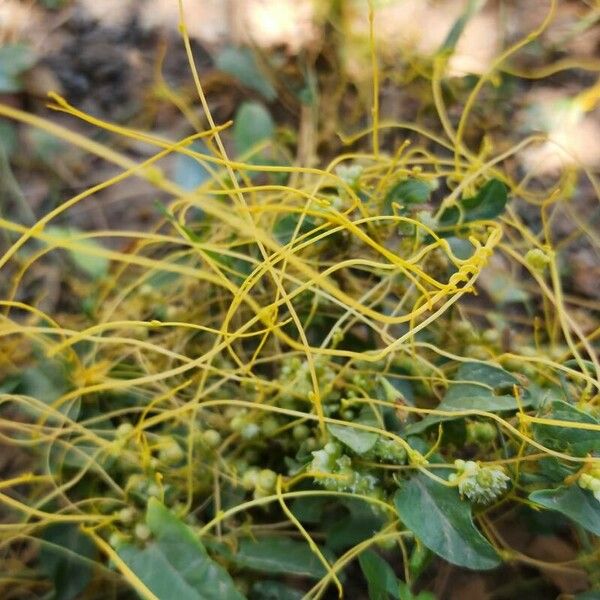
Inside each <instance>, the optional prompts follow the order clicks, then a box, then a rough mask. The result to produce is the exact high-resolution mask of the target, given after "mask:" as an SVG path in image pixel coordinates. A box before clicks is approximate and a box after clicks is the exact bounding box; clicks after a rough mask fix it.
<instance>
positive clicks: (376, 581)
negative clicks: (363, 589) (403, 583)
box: [358, 550, 399, 600]
mask: <svg viewBox="0 0 600 600" xmlns="http://www.w3.org/2000/svg"><path fill="white" fill-rule="evenodd" d="M358 562H359V564H360V568H361V569H362V572H363V575H364V576H365V579H366V580H367V585H368V588H369V600H388V598H389V595H390V594H391V596H392V598H398V592H399V585H398V578H397V577H396V574H395V573H394V571H393V569H392V567H390V565H389V564H388V563H387V562H386V561H385V560H383V558H381V556H379V554H376V553H375V552H373V551H372V550H367V551H366V552H363V553H362V554H361V555H360V556H359V557H358Z"/></svg>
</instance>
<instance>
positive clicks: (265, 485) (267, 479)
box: [256, 469, 277, 492]
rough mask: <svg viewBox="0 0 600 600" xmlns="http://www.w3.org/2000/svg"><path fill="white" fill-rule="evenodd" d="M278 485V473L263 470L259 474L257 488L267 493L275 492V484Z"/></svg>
mask: <svg viewBox="0 0 600 600" xmlns="http://www.w3.org/2000/svg"><path fill="white" fill-rule="evenodd" d="M276 483H277V473H275V472H274V471H271V469H262V471H260V473H259V474H258V478H257V481H256V484H257V485H256V487H257V488H260V489H261V490H263V491H265V492H272V491H274V490H275V484H276Z"/></svg>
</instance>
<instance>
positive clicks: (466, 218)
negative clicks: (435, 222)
mask: <svg viewBox="0 0 600 600" xmlns="http://www.w3.org/2000/svg"><path fill="white" fill-rule="evenodd" d="M507 201H508V194H507V188H506V185H505V184H504V183H502V182H501V181H499V180H498V179H490V181H488V182H487V183H486V184H485V185H484V186H483V187H482V188H481V189H480V190H479V192H478V193H477V194H476V195H475V196H473V197H472V198H463V199H462V200H459V201H458V202H457V205H458V206H450V207H449V208H447V209H446V210H445V211H444V212H443V213H442V214H441V216H440V225H441V226H443V227H448V226H451V225H456V224H457V223H458V222H459V221H460V222H462V223H470V222H472V221H482V220H489V219H495V218H496V217H498V216H499V215H501V214H502V213H503V212H504V208H505V207H506V202H507Z"/></svg>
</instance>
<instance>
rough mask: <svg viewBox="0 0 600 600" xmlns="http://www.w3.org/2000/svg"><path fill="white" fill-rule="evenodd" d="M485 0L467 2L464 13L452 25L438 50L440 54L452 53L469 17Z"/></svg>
mask: <svg viewBox="0 0 600 600" xmlns="http://www.w3.org/2000/svg"><path fill="white" fill-rule="evenodd" d="M484 2H485V0H484V1H483V2H482V0H469V3H468V5H467V8H466V9H465V11H464V12H463V13H462V14H461V15H460V16H459V17H458V19H457V20H456V21H455V22H454V24H453V25H452V28H451V29H450V31H449V32H448V35H447V36H446V39H445V40H444V43H443V44H442V46H441V48H440V52H453V51H454V49H455V48H456V44H457V43H458V40H459V39H460V36H461V35H462V34H463V31H464V29H465V26H466V25H467V23H468V22H469V21H470V19H471V17H472V16H473V15H474V14H475V13H476V12H477V10H479V9H480V8H481V6H482V5H483V4H484Z"/></svg>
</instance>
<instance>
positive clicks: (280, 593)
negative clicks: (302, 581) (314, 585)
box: [250, 580, 304, 600]
mask: <svg viewBox="0 0 600 600" xmlns="http://www.w3.org/2000/svg"><path fill="white" fill-rule="evenodd" d="M303 597H304V594H303V593H302V592H301V591H300V590H297V589H295V588H293V587H289V586H288V585H285V583H281V582H280V581H268V580H264V581H256V582H255V583H254V584H253V585H252V589H251V591H250V598H251V600H302V598H303Z"/></svg>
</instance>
